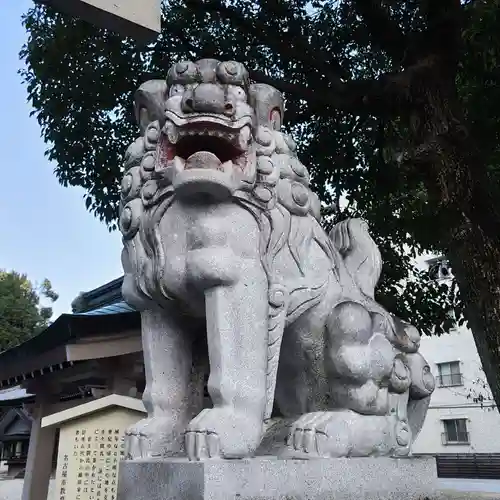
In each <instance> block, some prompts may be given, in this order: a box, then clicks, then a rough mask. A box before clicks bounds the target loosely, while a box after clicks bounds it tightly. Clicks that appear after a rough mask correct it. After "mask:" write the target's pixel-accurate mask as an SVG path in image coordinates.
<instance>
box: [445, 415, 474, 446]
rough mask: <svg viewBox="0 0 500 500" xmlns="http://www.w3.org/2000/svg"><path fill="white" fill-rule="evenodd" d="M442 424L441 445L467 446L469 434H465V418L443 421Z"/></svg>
mask: <svg viewBox="0 0 500 500" xmlns="http://www.w3.org/2000/svg"><path fill="white" fill-rule="evenodd" d="M443 424H444V432H443V435H442V440H443V444H469V433H468V432H467V420H466V419H465V418H457V419H454V420H443Z"/></svg>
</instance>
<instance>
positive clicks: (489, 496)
mask: <svg viewBox="0 0 500 500" xmlns="http://www.w3.org/2000/svg"><path fill="white" fill-rule="evenodd" d="M483 483H485V482H484V481H483ZM498 483H499V484H500V481H499V482H498ZM487 484H488V482H487V481H486V485H487ZM22 489H23V480H22V479H4V480H0V500H21V492H22ZM491 489H496V487H494V488H491ZM48 500H55V494H54V481H51V488H50V490H49V495H48ZM332 500H333V499H332ZM418 500H425V499H418ZM429 500H500V491H499V492H498V493H485V492H481V491H474V492H470V493H467V492H461V491H448V492H443V493H442V494H441V495H439V496H437V497H433V498H432V499H429Z"/></svg>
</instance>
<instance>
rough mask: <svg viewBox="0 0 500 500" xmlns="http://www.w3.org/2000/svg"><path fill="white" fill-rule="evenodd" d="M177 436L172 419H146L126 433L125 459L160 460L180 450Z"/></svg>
mask: <svg viewBox="0 0 500 500" xmlns="http://www.w3.org/2000/svg"><path fill="white" fill-rule="evenodd" d="M175 435H176V433H175V432H174V422H173V419H172V418H170V417H156V418H144V419H142V420H140V421H139V422H137V423H136V424H134V425H133V426H132V427H130V428H129V429H128V430H127V431H126V432H125V443H124V444H125V459H127V460H135V459H140V458H158V457H163V456H165V455H166V454H167V453H172V452H175V451H176V450H178V449H179V445H178V443H176V439H175ZM177 441H178V440H177Z"/></svg>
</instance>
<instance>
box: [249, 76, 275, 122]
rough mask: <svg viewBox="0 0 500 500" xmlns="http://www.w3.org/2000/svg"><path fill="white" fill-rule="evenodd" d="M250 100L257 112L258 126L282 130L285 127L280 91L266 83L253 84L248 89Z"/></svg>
mask: <svg viewBox="0 0 500 500" xmlns="http://www.w3.org/2000/svg"><path fill="white" fill-rule="evenodd" d="M248 100H249V103H250V105H251V106H252V108H253V109H254V110H255V119H256V121H257V123H256V125H257V126H263V127H267V128H270V129H271V130H280V128H281V126H282V125H283V114H284V102H283V95H282V93H281V92H280V91H279V90H276V89H275V88H274V87H271V86H270V85H267V84H265V83H252V84H251V85H250V86H249V88H248Z"/></svg>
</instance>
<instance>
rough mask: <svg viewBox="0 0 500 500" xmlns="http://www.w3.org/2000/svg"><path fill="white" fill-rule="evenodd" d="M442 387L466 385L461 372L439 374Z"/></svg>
mask: <svg viewBox="0 0 500 500" xmlns="http://www.w3.org/2000/svg"><path fill="white" fill-rule="evenodd" d="M438 381H439V386H440V387H453V386H456V385H464V383H463V377H462V374H461V373H451V374H449V375H439V377H438Z"/></svg>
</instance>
